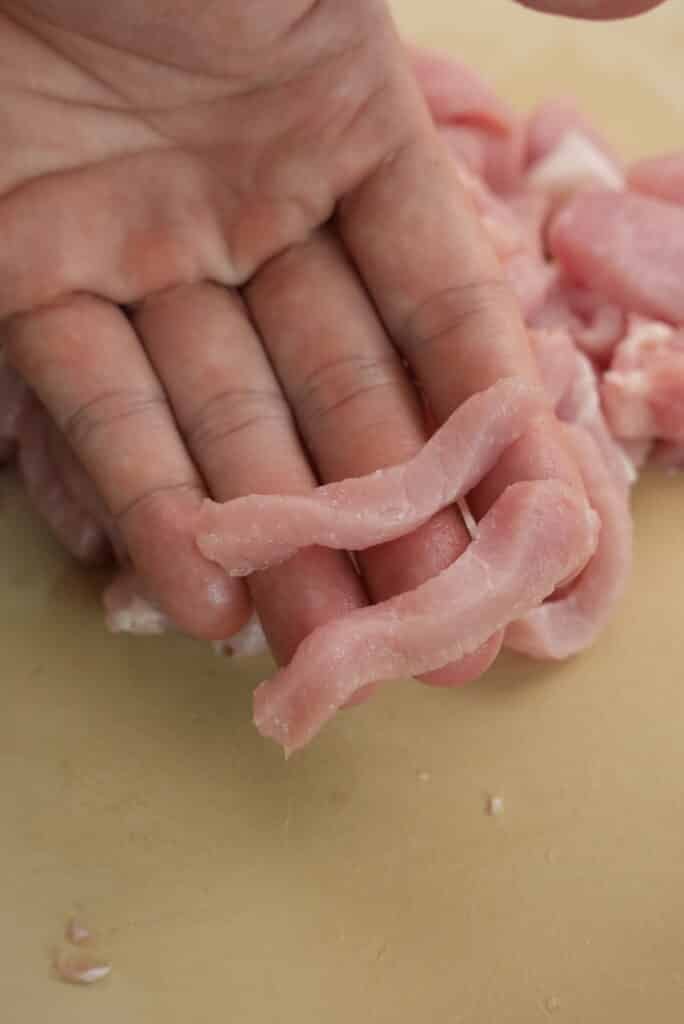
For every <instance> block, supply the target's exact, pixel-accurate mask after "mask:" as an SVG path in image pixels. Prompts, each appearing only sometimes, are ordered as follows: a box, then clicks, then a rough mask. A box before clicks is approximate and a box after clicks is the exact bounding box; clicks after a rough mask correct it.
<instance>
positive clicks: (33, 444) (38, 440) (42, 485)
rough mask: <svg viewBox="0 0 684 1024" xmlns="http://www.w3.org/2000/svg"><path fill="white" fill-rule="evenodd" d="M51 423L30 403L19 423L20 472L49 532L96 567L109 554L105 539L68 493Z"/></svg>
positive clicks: (80, 558) (30, 497) (82, 560)
mask: <svg viewBox="0 0 684 1024" xmlns="http://www.w3.org/2000/svg"><path fill="white" fill-rule="evenodd" d="M49 435H50V422H49V420H48V417H47V415H46V414H45V411H44V409H42V408H41V407H40V406H39V405H38V403H37V402H35V401H32V402H31V403H30V406H27V408H26V410H25V412H24V415H23V416H22V419H21V423H20V424H19V432H18V440H19V471H20V473H21V477H22V480H23V483H24V486H25V488H26V493H27V494H28V496H29V499H30V501H31V502H32V504H33V505H35V507H36V509H37V511H38V513H39V515H41V516H42V518H43V519H44V520H45V522H46V523H47V525H48V527H49V528H50V530H51V532H52V533H53V534H54V535H55V537H56V538H57V540H58V541H59V542H60V544H62V545H63V546H64V547H65V548H66V549H67V551H68V552H69V553H70V554H71V555H73V556H74V558H77V559H78V560H79V561H80V562H85V563H92V564H96V563H98V562H103V561H105V560H106V558H107V555H108V553H109V544H108V543H107V537H106V535H105V533H104V531H103V530H102V529H101V527H100V526H99V525H98V523H97V522H96V521H95V519H93V518H92V516H90V515H88V513H87V512H86V511H85V510H84V509H82V508H81V507H80V506H79V505H78V504H77V502H75V501H74V500H73V498H72V496H71V495H70V494H69V492H68V490H67V488H66V486H65V484H64V480H63V478H62V476H61V474H60V472H59V469H58V467H57V466H56V465H55V461H54V458H53V457H52V453H51V452H50V445H49Z"/></svg>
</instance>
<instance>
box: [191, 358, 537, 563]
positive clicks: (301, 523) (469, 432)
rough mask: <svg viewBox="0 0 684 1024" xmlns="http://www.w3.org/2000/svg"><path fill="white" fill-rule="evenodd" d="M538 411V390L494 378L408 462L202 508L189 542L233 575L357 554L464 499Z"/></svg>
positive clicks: (412, 528)
mask: <svg viewBox="0 0 684 1024" xmlns="http://www.w3.org/2000/svg"><path fill="white" fill-rule="evenodd" d="M543 405H544V397H543V394H542V392H541V390H537V389H534V388H531V387H529V385H527V384H525V383H524V382H523V381H522V380H519V379H517V378H509V379H506V380H502V381H499V382H498V383H497V384H495V385H493V386H492V387H491V388H489V389H488V390H487V391H485V392H482V393H480V394H477V395H473V396H472V398H469V399H468V400H467V401H466V402H464V403H463V405H462V406H461V407H460V408H459V409H457V410H456V412H454V413H453V414H452V415H451V416H450V418H449V419H448V421H447V422H446V423H445V424H444V426H442V427H441V428H440V429H439V430H438V431H437V432H436V433H435V434H433V436H432V437H431V438H430V440H429V441H428V442H427V443H426V444H425V445H424V447H423V448H422V449H421V451H420V452H419V454H418V455H416V456H415V457H414V458H413V459H410V460H409V461H408V462H405V463H402V464H400V465H397V466H393V467H391V468H389V469H381V470H378V471H377V472H375V473H372V474H370V475H369V476H364V477H358V478H356V479H353V480H343V481H341V482H340V483H334V484H327V485H326V486H324V487H319V488H317V489H316V490H315V491H313V492H312V493H311V494H306V495H250V496H249V497H244V498H236V499H235V500H233V501H229V502H227V503H225V504H223V505H218V504H216V503H215V502H212V501H205V502H204V504H203V506H202V509H201V511H200V514H199V519H198V524H197V533H196V537H197V544H198V546H199V548H200V550H201V552H202V554H203V555H204V556H205V557H206V558H209V559H210V560H211V561H214V562H218V563H219V564H220V565H222V566H223V567H224V568H225V569H226V570H227V571H228V572H229V573H230V574H231V575H232V576H244V575H248V574H249V573H252V572H254V571H255V570H257V569H264V568H267V567H268V566H271V565H274V564H276V563H278V562H282V561H284V560H285V559H287V558H289V557H290V556H291V555H293V554H295V552H296V551H298V550H299V549H300V548H303V547H309V546H310V545H321V546H323V547H329V548H339V549H343V550H348V551H360V550H363V549H365V548H369V547H373V546H374V545H376V544H383V543H385V542H386V541H389V540H394V539H395V538H396V537H402V536H404V535H406V534H407V533H411V532H412V531H413V530H415V529H416V528H417V527H418V526H420V525H421V524H422V523H425V522H427V521H428V520H429V519H430V518H431V517H432V516H433V515H435V513H437V512H438V511H439V510H440V509H442V508H444V507H445V506H446V505H449V504H451V503H452V502H454V501H456V500H457V499H458V498H460V497H463V496H464V495H466V494H467V493H468V491H469V490H471V489H472V487H474V486H475V484H476V483H478V481H479V480H481V479H482V477H483V476H484V475H485V474H486V473H487V472H488V471H489V470H490V469H491V468H492V466H494V464H495V463H496V461H497V460H498V459H499V458H500V456H501V455H502V454H503V452H504V451H505V450H506V448H508V447H509V446H510V445H511V444H512V443H513V442H514V441H516V440H517V439H518V438H519V437H521V436H522V434H523V433H524V432H525V430H526V429H527V427H528V425H529V422H530V418H531V417H532V416H534V414H535V413H537V412H539V411H541V409H542V408H543Z"/></svg>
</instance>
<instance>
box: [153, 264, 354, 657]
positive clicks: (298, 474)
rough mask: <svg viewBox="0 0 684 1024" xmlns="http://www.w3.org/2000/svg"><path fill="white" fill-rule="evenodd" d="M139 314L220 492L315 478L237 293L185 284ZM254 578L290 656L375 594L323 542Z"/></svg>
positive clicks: (296, 484) (269, 629)
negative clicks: (320, 629) (317, 631)
mask: <svg viewBox="0 0 684 1024" xmlns="http://www.w3.org/2000/svg"><path fill="white" fill-rule="evenodd" d="M135 323H136V327H137V329H138V331H139V332H140V335H141V337H142V338H143V341H144V344H145V346H146V349H147V352H148V354H149V357H150V359H151V361H152V363H153V365H154V367H155V369H156V371H157V373H158V375H159V377H160V379H161V380H162V381H163V382H164V386H165V387H166V390H167V393H168V394H169V397H170V400H171V402H172V404H173V408H174V410H175V413H176V416H177V419H178V423H179V425H180V428H181V430H182V432H183V435H184V437H185V440H186V443H187V445H188V448H189V450H190V451H191V452H192V454H193V456H194V458H195V461H196V463H197V465H199V466H200V467H201V468H202V472H203V473H204V476H205V478H206V480H207V481H208V483H209V487H210V490H211V493H212V495H213V496H214V497H215V498H216V499H217V500H219V501H226V500H228V499H230V498H234V497H239V496H241V495H244V494H250V493H262V494H271V493H278V492H282V491H285V492H288V493H298V492H300V493H301V492H306V491H309V490H311V489H312V488H313V487H315V485H316V483H317V481H316V478H315V476H314V474H313V473H312V470H311V468H310V466H309V464H308V461H307V459H306V457H305V455H304V453H303V452H302V450H301V446H300V443H299V440H298V437H297V433H296V430H295V427H294V424H293V422H292V418H291V415H290V412H289V409H288V407H287V404H286V402H285V400H284V398H283V396H282V393H281V391H280V388H279V385H278V382H277V379H276V378H275V376H274V374H273V371H272V369H271V367H270V365H269V362H268V359H267V357H266V355H265V353H264V351H263V348H262V345H261V342H260V340H259V338H258V336H257V334H256V332H255V331H254V328H253V327H252V326H251V324H250V322H249V319H248V317H247V315H246V312H245V309H244V306H243V304H242V301H241V300H240V299H239V297H238V296H237V295H235V294H232V293H230V292H228V291H226V290H225V289H222V288H219V287H216V286H214V285H210V284H205V285H197V286H193V287H188V288H179V289H176V290H173V291H169V292H166V293H164V294H161V295H158V296H154V297H151V298H150V299H148V300H147V301H146V302H145V303H144V304H143V305H142V306H141V308H140V309H139V310H138V311H137V312H136V313H135ZM249 587H250V590H251V593H252V596H253V599H254V603H255V605H256V608H257V611H258V613H259V617H260V619H261V621H262V624H263V626H264V629H265V631H266V635H267V637H268V639H269V643H270V645H271V649H272V650H273V652H274V654H275V656H276V657H277V658H278V660H279V661H281V662H287V661H289V660H290V658H291V657H292V655H293V653H294V651H295V650H296V649H297V647H298V646H299V644H300V643H301V641H302V640H303V639H304V637H305V636H307V635H308V634H309V633H310V632H311V631H312V630H313V629H314V628H316V627H317V626H319V625H322V624H324V623H325V622H327V621H329V620H331V619H336V618H338V617H339V616H340V615H343V614H345V613H346V612H348V611H349V610H350V609H352V608H357V607H360V606H362V605H364V604H366V603H367V598H366V595H365V594H364V591H363V587H362V585H361V582H360V580H359V577H358V576H357V574H356V572H355V571H354V568H353V566H352V564H351V562H350V560H349V559H348V558H347V557H346V556H344V555H342V554H340V553H339V552H332V551H328V550H324V549H320V548H308V549H306V550H304V551H301V552H300V553H299V554H298V555H296V556H295V557H294V558H292V559H290V560H288V561H287V562H285V563H284V564H282V565H280V566H277V567H274V568H273V569H270V570H268V571H267V572H263V573H258V574H256V575H255V576H254V577H253V578H252V579H250V581H249Z"/></svg>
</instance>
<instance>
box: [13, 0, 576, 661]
mask: <svg viewBox="0 0 684 1024" xmlns="http://www.w3.org/2000/svg"><path fill="white" fill-rule="evenodd" d="M0 17H2V34H1V35H0V56H1V58H2V59H1V60H0V66H2V85H1V86H0V116H2V119H3V121H4V122H5V123H6V125H7V128H6V132H5V136H6V149H5V162H4V165H3V169H2V172H1V174H0V195H1V198H0V236H2V238H3V250H2V255H0V316H2V317H4V318H7V321H6V326H5V336H6V345H7V351H8V353H9V355H10V357H11V359H12V361H13V363H14V365H15V366H16V367H17V368H18V369H19V370H20V371H21V372H22V374H23V375H24V376H25V377H26V379H27V380H28V381H29V382H30V384H31V386H32V387H33V388H34V389H35V391H36V392H37V394H38V396H39V398H40V399H41V401H42V402H43V403H44V405H45V406H46V408H47V409H48V411H49V413H50V414H51V416H52V417H53V419H54V420H55V422H56V423H57V425H58V427H59V428H60V430H61V431H62V433H63V434H64V435H65V436H66V438H67V439H68V441H69V442H70V444H71V445H72V447H73V449H74V451H75V452H76V454H77V455H78V457H79V459H80V460H81V462H82V463H83V465H84V467H85V468H86V470H87V472H88V473H89V474H90V475H91V477H92V478H93V479H94V480H95V482H96V484H97V488H98V490H99V492H100V495H101V498H102V500H103V501H104V504H105V506H106V510H107V515H108V516H109V517H110V518H111V520H112V521H113V522H114V524H115V529H116V530H117V532H118V533H119V534H120V535H121V537H122V542H123V546H124V547H125V548H126V550H127V551H128V553H129V555H130V558H131V559H132V561H133V563H134V565H135V567H136V569H137V571H138V572H139V574H140V575H141V577H142V579H143V582H144V583H145V585H146V586H147V588H148V590H149V592H150V593H151V595H153V596H154V597H155V598H156V599H157V600H158V601H159V603H160V604H161V605H162V607H163V608H164V610H165V611H166V612H167V613H168V614H169V616H170V617H171V618H172V619H173V620H174V621H175V622H176V623H177V624H178V625H179V626H180V627H181V628H183V629H185V630H187V631H188V632H191V633H194V634H196V635H200V636H206V637H209V638H221V639H223V638H225V637H227V636H229V635H230V634H231V633H232V632H233V631H234V630H236V629H237V628H239V626H240V625H241V624H242V622H243V621H244V620H245V618H246V617H247V615H248V612H249V598H248V594H247V590H246V589H245V586H244V584H243V583H241V582H239V581H237V580H232V579H229V578H228V577H226V576H224V575H223V574H222V572H221V571H220V570H218V569H217V568H216V567H215V566H211V565H209V564H208V563H205V562H204V560H203V559H202V558H201V557H200V555H199V553H198V551H197V550H196V549H195V546H194V543H193V539H192V537H193V523H194V519H195V516H196V512H197V509H198V507H199V504H200V502H201V500H202V498H203V497H204V496H205V494H206V493H207V492H209V493H211V494H212V496H213V497H215V498H216V499H218V500H227V499H229V498H232V497H236V496H238V495H241V494H245V493H252V492H262V493H266V492H274V491H277V492H280V491H289V492H293V491H297V490H302V491H304V490H308V489H310V488H311V487H312V486H313V485H314V483H315V481H316V479H317V478H318V479H320V480H323V481H329V480H334V479H339V478H341V477H345V476H358V475H361V474H363V473H366V472H368V471H370V470H373V469H375V468H377V467H379V466H382V465H389V464H392V463H395V462H398V461H401V460H404V459H406V458H408V457H409V456H411V455H412V454H414V453H415V452H416V451H417V450H418V448H420V446H421V445H422V443H423V442H424V440H425V437H426V430H425V424H424V417H423V412H422V405H421V401H420V399H419V396H418V392H417V390H416V387H415V386H414V383H413V377H415V378H416V379H417V380H418V381H419V384H420V388H421V391H422V392H423V394H424V395H425V397H426V398H427V401H428V403H429V405H430V407H431V410H432V412H433V414H434V416H435V418H436V419H437V420H438V421H443V420H444V419H445V418H446V417H447V416H448V415H449V414H450V413H451V412H452V411H453V409H454V408H455V407H456V406H457V405H459V404H460V403H461V402H462V401H463V400H464V399H465V398H466V397H468V396H469V395H470V394H472V393H473V392H475V391H479V390H481V389H482V388H484V387H486V386H488V385H489V384H491V383H493V382H494V381H496V380H498V379H499V378H501V377H503V376H510V375H513V374H517V375H520V376H522V377H526V378H528V379H531V380H536V368H535V365H534V361H533V359H532V356H531V353H530V351H529V348H528V343H527V339H526V336H525V332H524V330H523V327H522V323H521V320H520V315H519V312H518V309H517V305H516V303H515V300H514V299H513V297H512V295H511V294H510V292H509V290H508V289H507V288H506V287H504V286H503V285H502V283H501V272H500V268H499V266H498V263H497V261H496V259H495V257H494V255H493V253H492V251H491V249H490V246H489V244H488V242H487V240H486V239H485V238H484V236H483V234H482V232H481V229H480V227H479V224H478V222H477V219H476V217H475V215H474V213H473V211H472V209H471V207H470V205H469V203H468V202H467V201H466V200H465V199H464V198H463V196H462V193H461V187H460V184H459V180H458V176H457V173H456V170H455V168H454V166H453V164H452V162H451V161H450V159H449V158H448V156H447V154H446V152H445V151H444V149H443V147H442V144H441V142H440V141H439V139H438V137H437V134H436V132H435V131H434V129H433V126H432V124H431V122H430V119H429V117H428V114H427V112H426V110H425V107H424V104H423V102H422V99H421V97H420V94H419V92H418V89H417V87H416V84H415V82H414V80H413V76H412V73H411V69H410V66H409V63H408V61H407V59H406V57H405V54H404V51H403V49H402V47H401V45H400V43H399V41H398V39H397V37H396V34H395V32H394V29H393V27H392V24H391V20H390V17H389V14H388V12H387V9H386V7H385V5H384V4H382V3H379V2H368V0H367V2H361V0H354V2H351V3H349V4H345V5H339V4H333V3H332V2H326V0H323V2H322V3H321V2H318V3H314V4H312V3H310V2H309V3H304V2H303V0H289V2H283V0H278V2H277V0H261V2H260V3H253V4H251V5H245V4H244V3H242V2H237V0H222V2H215V3H209V4H205V5H203V7H202V8H201V9H200V10H194V11H193V19H192V23H189V22H188V19H187V14H186V11H185V5H184V4H182V3H181V2H180V0H177V2H175V3H172V4H168V3H166V4H164V5H163V11H162V5H159V6H158V7H156V6H155V5H154V4H146V5H144V6H141V5H137V4H133V2H132V0H127V2H125V3H122V4H119V5H117V7H116V9H115V10H113V9H111V8H110V9H108V8H106V7H103V6H102V5H97V6H92V7H91V6H89V5H88V6H86V5H83V4H81V3H80V2H79V0H71V2H56V0H55V2H50V0H36V2H32V3H7V2H5V3H2V4H1V5H0ZM331 218H334V220H333V221H332V222H331ZM122 306H124V307H126V311H127V314H128V315H126V313H124V311H123V310H122V308H121V307H122ZM390 338H391V339H392V340H391V342H390V340H389V339H390ZM407 367H408V368H409V369H407ZM549 475H551V476H558V477H560V478H562V479H566V480H570V481H571V482H573V483H577V486H579V483H578V481H577V475H576V472H575V466H574V463H573V461H572V459H571V458H570V457H569V455H568V454H567V452H566V450H565V448H564V446H563V442H562V440H561V437H560V434H559V432H558V429H557V425H556V423H555V420H554V418H553V416H552V414H551V413H550V412H549V413H548V414H546V415H544V416H542V417H540V418H539V420H538V421H536V422H535V424H534V427H533V429H532V430H531V431H530V432H529V433H528V435H526V436H525V437H524V438H523V439H522V440H521V441H520V442H518V443H517V444H516V445H514V446H512V448H511V450H510V451H509V453H508V455H507V456H506V457H505V458H504V459H503V460H502V461H501V462H500V463H499V465H498V466H497V468H496V470H495V471H494V472H493V473H492V474H490V476H489V477H488V478H487V480H486V481H485V482H484V484H483V485H482V486H481V487H480V488H479V489H478V491H477V493H476V494H475V495H474V496H473V502H474V505H475V510H476V512H477V513H478V514H482V513H483V512H484V511H485V510H486V508H487V507H488V506H489V505H490V504H491V503H492V502H493V500H494V499H495V498H496V497H497V496H498V495H499V494H500V493H501V491H502V490H503V489H504V488H505V486H506V485H507V484H508V483H510V482H512V481H513V480H519V479H530V478H536V477H545V476H549ZM467 540H468V537H467V533H466V530H465V528H464V525H463V523H462V522H461V520H460V518H459V517H458V516H457V514H456V512H455V511H453V510H447V511H445V512H443V513H441V514H440V515H439V516H438V517H436V519H434V520H433V521H432V522H431V523H429V524H427V525H426V526H425V527H423V528H422V529H420V530H418V531H416V533H414V534H413V535H411V536H410V537H408V538H403V539H402V540H399V541H395V542H392V543H391V544H387V545H383V546H382V547H381V548H378V549H375V550H372V551H369V552H367V553H365V554H364V555H363V556H362V557H361V556H360V557H359V563H360V568H361V573H362V577H361V578H360V577H359V576H358V575H357V574H356V572H355V571H354V568H353V567H352V565H351V563H350V562H349V561H348V560H347V559H346V558H345V557H344V556H342V555H340V554H338V553H335V552H329V551H322V550H311V549H309V550H307V551H304V552H302V553H301V554H299V555H297V556H296V557H295V558H293V559H291V560H290V561H289V562H287V563H286V564H284V565H282V566H280V567H278V568H274V569H271V570H269V571H268V572H265V573H262V574H258V575H257V576H255V577H254V578H253V579H252V580H250V589H251V593H252V597H253V598H254V601H255V603H256V605H257V608H258V611H259V613H260V617H261V619H262V621H263V623H264V626H265V629H266V632H267V634H268V637H269V640H270V642H271V645H272V647H273V649H274V651H275V653H276V655H277V656H278V658H279V659H280V660H281V661H287V660H289V658H290V656H291V654H292V652H293V651H294V649H295V647H296V646H297V645H298V643H299V642H300V641H301V639H302V638H303V637H304V636H305V635H306V634H307V633H309V632H310V631H311V629H312V628H314V627H315V626H317V625H320V624H322V623H323V622H325V621H327V620H329V619H333V618H337V617H339V616H340V615H342V614H344V613H345V612H347V611H349V610H350V608H352V607H356V606H359V605H361V604H363V603H366V602H367V601H368V600H371V601H377V600H381V599H383V598H386V597H388V596H390V595H392V594H394V593H398V592H401V591H405V590H407V589H410V588H412V587H414V586H416V585H417V584H419V583H420V582H422V581H423V580H425V579H426V578H427V577H429V576H432V575H434V574H435V573H437V572H439V571H440V570H441V569H442V568H444V567H445V566H446V565H448V564H450V563H451V562H452V561H453V560H454V559H455V558H456V557H457V555H458V554H459V553H460V552H461V551H462V550H463V548H464V547H465V545H466V543H467ZM497 648H498V640H495V642H493V643H491V644H490V645H489V646H488V648H487V650H485V651H484V652H482V653H481V654H480V655H479V656H476V657H475V658H473V659H471V661H470V663H469V664H468V665H466V666H463V665H461V666H457V667H455V668H454V667H453V666H452V667H451V668H450V669H447V670H442V671H440V673H437V674H436V676H435V675H433V677H432V680H433V681H444V680H446V679H449V680H454V679H460V678H465V677H469V676H473V675H476V674H478V673H479V672H480V671H481V670H482V668H483V667H484V666H485V665H486V664H487V663H488V662H489V661H490V660H491V658H492V657H493V656H494V655H495V654H496V650H497Z"/></svg>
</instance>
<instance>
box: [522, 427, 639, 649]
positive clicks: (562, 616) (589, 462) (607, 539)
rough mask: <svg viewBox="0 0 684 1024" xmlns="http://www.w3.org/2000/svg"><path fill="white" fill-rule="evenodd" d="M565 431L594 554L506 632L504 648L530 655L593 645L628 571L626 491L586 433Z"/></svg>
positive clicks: (577, 429)
mask: <svg viewBox="0 0 684 1024" xmlns="http://www.w3.org/2000/svg"><path fill="white" fill-rule="evenodd" d="M566 430H567V431H568V435H569V440H570V442H571V444H572V446H573V449H574V451H575V454H576V457H577V461H578V464H579V467H580V471H581V473H582V478H583V480H584V486H585V488H586V491H587V494H588V496H589V501H590V503H591V506H592V508H593V509H594V510H595V511H596V512H597V513H598V516H599V519H600V522H601V530H600V534H599V541H598V547H597V549H596V553H595V554H594V556H593V557H592V559H591V561H590V562H589V564H588V565H587V567H586V568H585V569H584V571H583V572H582V573H581V574H580V575H579V577H578V578H577V579H576V580H574V581H573V582H572V583H571V584H570V586H569V587H567V588H565V590H564V592H563V594H562V596H561V597H558V598H557V599H555V600H554V598H553V597H552V598H551V599H550V600H547V601H546V602H544V604H541V605H540V606H539V607H537V608H533V609H531V610H530V611H529V612H528V613H527V614H526V615H525V616H523V617H522V618H521V619H520V620H518V621H516V622H514V623H513V624H512V625H510V626H509V627H508V629H507V630H506V637H505V643H506V646H507V647H511V648H512V649H513V650H515V651H519V652H520V653H522V654H527V655H530V656H531V657H533V658H567V657H569V656H570V655H573V654H577V653H578V652H579V651H582V650H584V649H585V648H586V647H588V646H589V645H590V644H592V643H593V642H594V641H595V640H596V638H597V636H598V635H599V633H600V632H601V631H602V630H603V629H604V628H605V626H606V625H607V623H608V621H609V619H610V617H611V615H612V614H613V612H614V611H615V606H616V604H617V602H618V601H619V599H620V598H621V596H622V594H623V592H624V589H625V586H626V583H627V580H628V578H629V573H630V569H631V556H632V518H631V515H630V510H629V503H628V501H627V495H626V493H625V490H624V489H623V488H621V487H620V486H619V484H618V483H617V482H616V480H615V477H614V475H613V474H612V473H611V472H610V471H609V469H608V468H607V466H606V464H605V461H604V459H603V456H602V455H601V452H600V450H599V448H598V445H597V444H596V442H595V441H594V440H593V438H592V437H591V436H590V435H589V434H588V433H587V431H586V430H584V429H583V428H581V427H573V426H569V425H568V426H567V427H566Z"/></svg>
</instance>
